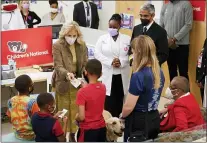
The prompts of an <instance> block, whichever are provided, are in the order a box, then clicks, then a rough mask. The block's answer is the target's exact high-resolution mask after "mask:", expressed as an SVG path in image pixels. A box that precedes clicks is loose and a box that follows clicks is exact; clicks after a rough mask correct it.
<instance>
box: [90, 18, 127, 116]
mask: <svg viewBox="0 0 207 143" xmlns="http://www.w3.org/2000/svg"><path fill="white" fill-rule="evenodd" d="M120 26H121V16H120V15H119V14H114V15H112V17H111V19H110V20H109V29H108V32H109V33H108V34H105V35H103V36H101V37H100V38H99V40H98V42H97V43H96V47H95V52H94V54H95V58H96V59H98V60H99V61H100V62H101V63H102V73H103V74H102V77H101V79H102V82H103V83H104V84H105V86H106V95H107V96H106V100H105V110H107V111H109V112H110V113H111V114H112V116H113V117H119V115H120V113H121V111H122V107H123V100H124V95H126V94H127V92H128V84H129V74H130V66H129V60H128V55H127V52H128V50H129V46H130V37H129V36H127V35H124V34H121V33H119V29H120Z"/></svg>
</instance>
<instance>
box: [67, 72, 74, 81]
mask: <svg viewBox="0 0 207 143" xmlns="http://www.w3.org/2000/svg"><path fill="white" fill-rule="evenodd" d="M66 78H67V80H73V79H74V78H75V76H74V74H73V73H67V77H66Z"/></svg>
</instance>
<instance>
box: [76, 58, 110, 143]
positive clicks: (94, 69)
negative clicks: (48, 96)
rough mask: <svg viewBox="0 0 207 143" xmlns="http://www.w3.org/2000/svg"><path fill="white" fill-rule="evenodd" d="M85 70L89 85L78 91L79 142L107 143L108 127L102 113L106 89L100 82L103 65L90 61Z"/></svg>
mask: <svg viewBox="0 0 207 143" xmlns="http://www.w3.org/2000/svg"><path fill="white" fill-rule="evenodd" d="M85 69H86V70H85V73H84V74H85V75H84V78H85V80H86V81H88V82H89V83H88V84H87V85H86V86H84V87H83V88H81V89H80V90H79V91H78V93H77V99H76V104H77V105H78V114H76V121H77V122H78V123H79V131H78V142H105V141H106V125H105V121H104V118H103V115H102V113H103V109H104V102H105V98H106V88H105V85H103V84H102V83H100V82H98V79H99V78H100V76H101V74H102V65H101V63H100V62H99V61H98V60H96V59H92V60H90V61H88V63H87V64H86V67H85Z"/></svg>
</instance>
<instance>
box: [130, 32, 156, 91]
mask: <svg viewBox="0 0 207 143" xmlns="http://www.w3.org/2000/svg"><path fill="white" fill-rule="evenodd" d="M132 50H133V55H134V59H133V65H132V66H133V72H138V71H140V70H141V69H142V68H144V67H146V66H149V65H150V66H151V68H152V72H153V76H154V88H155V89H158V88H159V87H160V65H159V62H158V59H157V56H156V47H155V44H154V42H153V40H152V39H151V38H150V37H149V36H146V35H140V36H138V37H137V38H135V39H134V40H133V41H132Z"/></svg>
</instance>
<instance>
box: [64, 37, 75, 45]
mask: <svg viewBox="0 0 207 143" xmlns="http://www.w3.org/2000/svg"><path fill="white" fill-rule="evenodd" d="M76 39H77V37H75V38H72V37H68V36H65V40H66V41H67V42H68V44H69V45H73V44H74V43H75V41H76Z"/></svg>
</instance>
